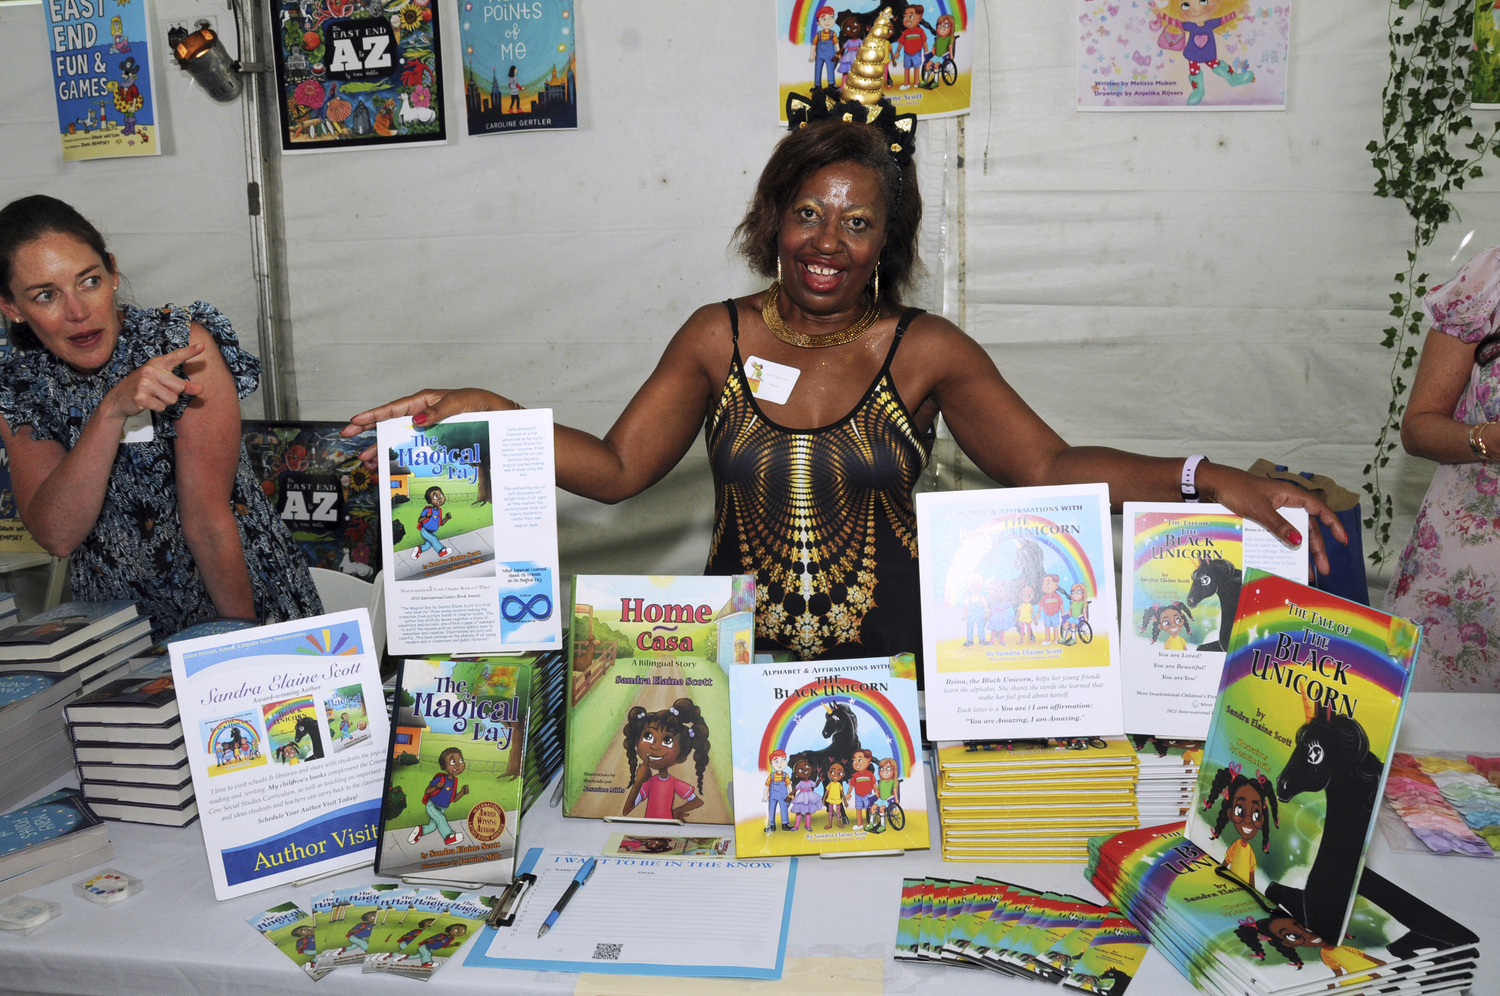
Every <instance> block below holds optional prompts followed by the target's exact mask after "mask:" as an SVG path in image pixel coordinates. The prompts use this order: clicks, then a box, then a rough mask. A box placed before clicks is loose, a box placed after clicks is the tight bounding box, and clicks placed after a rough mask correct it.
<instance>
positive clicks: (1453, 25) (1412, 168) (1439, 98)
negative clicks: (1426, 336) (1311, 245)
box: [1364, 0, 1500, 566]
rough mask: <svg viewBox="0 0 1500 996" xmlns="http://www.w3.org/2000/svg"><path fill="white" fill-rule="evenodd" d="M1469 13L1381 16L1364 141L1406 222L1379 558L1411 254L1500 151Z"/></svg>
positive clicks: (1389, 336)
mask: <svg viewBox="0 0 1500 996" xmlns="http://www.w3.org/2000/svg"><path fill="white" fill-rule="evenodd" d="M1493 5H1494V0H1479V3H1478V9H1479V14H1480V15H1481V16H1484V17H1488V16H1490V11H1491V8H1492V7H1493ZM1474 16H1475V3H1474V0H1391V3H1390V10H1389V13H1388V15H1387V21H1388V25H1389V40H1390V46H1391V75H1390V79H1389V80H1387V82H1386V85H1385V89H1384V90H1383V91H1382V92H1381V105H1382V112H1383V113H1382V115H1381V135H1380V138H1379V139H1378V140H1377V141H1373V142H1371V143H1370V144H1369V145H1368V146H1366V149H1367V150H1368V151H1369V152H1370V154H1371V162H1372V163H1373V164H1374V166H1375V170H1376V172H1377V173H1378V174H1379V178H1378V179H1377V180H1376V181H1375V195H1376V196H1377V197H1395V198H1397V199H1399V200H1400V201H1401V203H1402V204H1404V205H1405V206H1406V210H1407V213H1408V214H1410V215H1411V218H1412V223H1413V224H1412V247H1411V248H1410V249H1408V250H1407V251H1406V268H1405V269H1403V270H1402V271H1401V272H1400V273H1397V274H1396V276H1395V282H1396V290H1395V291H1394V292H1393V293H1392V294H1391V295H1390V297H1391V304H1392V307H1391V312H1390V313H1391V317H1392V318H1393V319H1395V322H1394V324H1392V325H1391V326H1389V327H1388V328H1386V329H1385V330H1384V338H1383V339H1382V340H1381V345H1383V346H1385V347H1386V348H1387V349H1390V350H1394V352H1395V357H1394V358H1393V360H1392V362H1391V374H1390V390H1391V399H1390V404H1389V406H1388V407H1387V409H1386V418H1385V424H1384V425H1383V426H1382V427H1381V430H1380V437H1379V438H1378V439H1377V440H1376V443H1375V454H1374V457H1373V459H1371V461H1370V462H1369V464H1367V465H1366V466H1365V477H1366V481H1365V484H1364V490H1365V491H1366V493H1368V494H1369V495H1370V498H1371V500H1372V504H1371V514H1370V516H1369V518H1367V519H1365V527H1366V528H1368V529H1369V530H1370V531H1371V533H1372V535H1373V538H1374V540H1375V548H1374V550H1373V551H1371V553H1370V561H1371V562H1372V563H1374V564H1375V565H1376V566H1380V565H1382V564H1384V563H1386V562H1388V561H1389V560H1390V559H1392V557H1393V554H1392V551H1391V549H1390V541H1391V520H1392V517H1393V514H1394V508H1393V502H1392V496H1391V493H1390V490H1389V486H1388V484H1387V483H1386V482H1383V481H1382V480H1381V472H1382V471H1384V470H1385V469H1386V467H1387V466H1388V465H1389V463H1390V459H1391V454H1392V453H1393V452H1394V451H1395V449H1396V446H1397V445H1398V444H1399V442H1400V435H1401V416H1402V415H1403V414H1404V413H1405V412H1406V395H1407V389H1408V387H1409V386H1410V385H1409V384H1408V383H1407V382H1406V373H1405V372H1406V371H1407V370H1410V369H1411V367H1412V364H1413V363H1415V362H1416V360H1417V346H1416V343H1417V342H1418V340H1420V338H1421V336H1422V332H1423V328H1422V317H1423V315H1422V297H1423V295H1425V294H1426V293H1427V277H1428V275H1427V274H1426V273H1418V272H1417V258H1418V255H1419V254H1420V253H1421V251H1422V250H1423V249H1425V248H1427V247H1428V246H1430V245H1431V244H1432V241H1433V238H1434V237H1435V236H1436V235H1437V232H1438V229H1439V228H1441V227H1442V226H1443V225H1444V224H1446V223H1447V222H1448V221H1449V219H1451V218H1453V217H1455V216H1456V215H1457V211H1456V210H1455V209H1454V206H1453V202H1452V200H1451V199H1450V198H1451V197H1452V195H1453V192H1454V191H1456V190H1462V189H1463V187H1464V182H1465V181H1466V180H1472V179H1475V178H1477V177H1479V176H1482V175H1483V170H1482V169H1481V167H1480V165H1479V163H1480V160H1482V159H1483V158H1484V157H1485V156H1486V155H1487V154H1491V153H1493V154H1496V155H1500V123H1497V124H1496V125H1495V126H1494V128H1493V129H1491V131H1490V132H1489V134H1488V135H1486V134H1485V133H1484V132H1482V131H1481V130H1480V129H1478V128H1476V127H1475V125H1474V121H1473V119H1472V118H1471V117H1470V116H1469V76H1470V64H1469V63H1470V59H1469V57H1470V53H1471V51H1472V41H1471V39H1472V32H1473V27H1474Z"/></svg>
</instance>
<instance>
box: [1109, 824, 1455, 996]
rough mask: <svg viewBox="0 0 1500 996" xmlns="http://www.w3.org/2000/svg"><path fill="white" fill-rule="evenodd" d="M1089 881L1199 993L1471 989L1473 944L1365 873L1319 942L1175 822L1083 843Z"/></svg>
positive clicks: (1443, 919) (1446, 921)
mask: <svg viewBox="0 0 1500 996" xmlns="http://www.w3.org/2000/svg"><path fill="white" fill-rule="evenodd" d="M1086 871H1087V874H1088V876H1089V878H1090V881H1092V882H1093V884H1094V886H1095V887H1096V888H1098V889H1099V891H1100V892H1102V893H1103V894H1104V895H1105V896H1106V897H1107V898H1108V899H1109V900H1110V902H1112V903H1114V904H1115V905H1116V906H1118V907H1119V908H1120V909H1121V910H1123V911H1124V913H1125V915H1126V916H1127V917H1129V918H1130V920H1131V922H1133V923H1134V924H1135V925H1136V926H1138V927H1140V928H1141V932H1142V933H1144V934H1145V935H1146V936H1147V937H1148V938H1150V940H1151V943H1152V945H1154V946H1155V947H1156V949H1157V950H1158V951H1160V952H1161V953H1162V954H1163V955H1164V956H1166V958H1167V960H1169V961H1170V962H1171V963H1172V964H1173V966H1174V967H1176V968H1177V970H1178V971H1179V972H1181V973H1182V974H1183V976H1185V977H1186V978H1187V979H1188V980H1189V981H1191V982H1192V983H1193V984H1194V985H1195V986H1197V987H1198V988H1199V989H1201V990H1203V991H1204V992H1209V993H1223V994H1226V996H1228V994H1234V996H1240V994H1243V993H1255V994H1257V996H1277V994H1283V993H1287V994H1290V993H1311V992H1315V991H1324V990H1326V989H1334V988H1336V989H1337V990H1338V992H1339V993H1340V994H1342V996H1358V994H1361V993H1375V992H1397V991H1399V992H1402V993H1413V994H1415V993H1425V992H1438V991H1443V990H1448V989H1451V990H1453V991H1454V992H1459V991H1462V990H1465V989H1467V988H1468V987H1469V984H1470V982H1471V981H1472V979H1473V977H1474V970H1475V966H1476V964H1477V962H1478V958H1479V951H1478V948H1477V947H1475V945H1476V944H1477V943H1478V941H1479V938H1478V936H1477V935H1475V934H1474V932H1473V931H1471V930H1469V929H1468V928H1466V927H1464V926H1462V925H1461V924H1459V923H1457V922H1455V921H1454V920H1452V919H1450V918H1449V917H1447V916H1444V915H1443V914H1442V913H1439V912H1438V911H1437V910H1435V909H1433V908H1432V907H1431V906H1428V905H1427V904H1426V903H1424V902H1422V901H1421V900H1420V899H1417V898H1416V897H1414V896H1412V895H1411V894H1410V893H1408V892H1406V891H1405V890H1403V889H1401V888H1399V887H1397V886H1395V885H1393V884H1391V883H1390V882H1389V881H1387V880H1386V879H1384V878H1382V877H1381V876H1380V875H1378V874H1376V873H1375V872H1373V871H1371V870H1370V869H1369V868H1366V869H1364V871H1363V874H1362V875H1361V877H1360V880H1359V889H1358V892H1357V893H1356V895H1355V898H1354V906H1353V912H1352V914H1351V915H1350V917H1349V922H1348V926H1347V927H1346V928H1345V931H1344V933H1343V934H1342V936H1339V937H1327V938H1325V937H1321V936H1319V935H1317V934H1315V933H1314V932H1313V931H1312V930H1310V929H1308V928H1307V927H1305V926H1303V925H1302V924H1301V923H1300V922H1299V921H1298V920H1297V919H1296V918H1295V917H1293V916H1292V915H1291V913H1289V912H1288V911H1287V910H1286V909H1284V908H1281V907H1280V906H1278V905H1277V904H1276V903H1274V902H1272V901H1270V900H1268V899H1267V898H1266V897H1265V896H1264V895H1263V894H1261V893H1260V892H1257V891H1254V890H1252V889H1248V888H1245V887H1244V886H1243V885H1240V884H1238V883H1236V882H1234V881H1233V879H1231V878H1227V877H1225V875H1223V874H1221V872H1223V871H1224V869H1223V868H1222V867H1221V866H1220V865H1219V864H1218V863H1217V862H1216V861H1214V859H1213V858H1212V857H1211V856H1209V855H1207V854H1205V853H1204V852H1203V850H1202V849H1201V848H1199V847H1198V846H1197V845H1196V844H1194V843H1193V842H1192V841H1190V840H1188V839H1187V838H1186V837H1184V836H1183V835H1182V824H1181V823H1176V824H1169V825H1167V826H1163V827H1154V828H1148V829H1142V830H1133V831H1128V832H1126V833H1123V834H1119V835H1117V836H1115V837H1111V838H1099V839H1097V840H1095V841H1091V842H1090V847H1089V862H1088V866H1087V869H1086Z"/></svg>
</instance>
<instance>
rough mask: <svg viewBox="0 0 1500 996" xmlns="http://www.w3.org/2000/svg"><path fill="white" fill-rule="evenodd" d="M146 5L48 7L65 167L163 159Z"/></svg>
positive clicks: (68, 2)
mask: <svg viewBox="0 0 1500 996" xmlns="http://www.w3.org/2000/svg"><path fill="white" fill-rule="evenodd" d="M146 3H147V0H133V2H132V0H43V3H42V9H43V10H44V11H45V12H46V20H47V41H48V47H49V48H50V50H51V55H50V56H49V57H50V59H51V61H52V94H53V96H54V97H56V98H57V123H58V126H59V131H60V133H61V135H62V150H63V160H64V161H66V162H71V161H73V160H75V159H112V158H115V157H117V156H154V155H157V154H158V149H157V146H158V144H159V143H158V141H157V134H156V101H155V99H154V94H153V87H152V85H151V46H150V43H149V41H148V38H149V30H148V29H149V25H150V23H151V18H150V15H149V13H148V12H147V9H146Z"/></svg>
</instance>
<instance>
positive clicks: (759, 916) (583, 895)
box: [465, 848, 797, 979]
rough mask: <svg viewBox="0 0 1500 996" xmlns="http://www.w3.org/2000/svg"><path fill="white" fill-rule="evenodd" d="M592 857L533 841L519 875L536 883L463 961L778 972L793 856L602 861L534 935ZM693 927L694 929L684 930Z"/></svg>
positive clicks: (555, 967)
mask: <svg viewBox="0 0 1500 996" xmlns="http://www.w3.org/2000/svg"><path fill="white" fill-rule="evenodd" d="M586 860H588V856H587V855H583V854H567V853H563V852H559V851H550V850H543V849H542V848H533V849H532V850H531V851H530V852H529V853H528V854H527V855H526V859H525V861H524V862H523V863H522V865H521V868H520V873H522V874H524V873H526V872H528V871H529V872H531V873H532V874H535V875H536V876H537V881H536V885H535V886H533V887H532V888H531V890H530V892H529V893H528V894H527V895H526V896H525V897H523V898H522V900H521V905H520V908H519V909H518V910H517V911H516V922H515V924H514V925H513V926H510V927H502V928H500V929H498V930H495V929H487V930H486V931H485V933H484V936H483V937H481V938H480V939H479V942H478V943H477V944H476V945H475V946H474V950H473V951H472V952H471V953H470V954H469V956H468V958H467V960H466V961H465V964H466V965H481V966H488V967H491V968H529V969H539V970H550V971H559V972H580V971H585V972H608V973H619V974H631V975H641V974H651V975H684V976H737V977H741V978H760V979H774V978H779V977H780V975H781V965H782V958H783V957H784V955H785V951H786V935H787V926H788V923H789V921H790V915H791V908H792V893H793V886H794V883H795V880H796V869H797V859H796V858H779V859H775V858H772V859H761V860H756V861H736V860H725V859H723V858H687V857H679V858H674V857H663V858H651V857H640V858H636V857H619V858H614V857H601V858H597V859H596V860H597V861H598V866H597V867H596V868H595V870H594V873H593V875H591V876H590V877H589V879H588V881H587V883H585V884H584V885H583V886H582V887H581V888H580V889H579V890H578V891H577V893H575V894H574V896H573V898H572V900H571V901H570V902H569V903H568V906H567V907H566V908H565V909H564V911H563V913H562V915H561V916H560V917H559V918H558V920H557V922H556V924H554V925H553V927H552V929H551V930H550V931H548V933H547V934H546V936H544V937H541V938H538V937H537V936H536V935H537V931H538V929H540V927H541V925H542V922H543V921H544V920H546V918H547V914H548V913H549V912H551V910H552V907H553V906H554V905H555V904H556V903H557V900H558V899H559V898H561V897H562V894H563V892H564V891H565V890H566V889H567V887H568V883H569V882H571V881H572V880H573V876H574V875H575V874H577V872H578V869H579V868H580V867H581V866H582V865H583V862H585V861H586ZM666 910H670V911H671V915H670V916H669V917H668V918H667V920H663V919H662V917H661V916H660V915H659V914H660V913H661V912H662V911H666ZM650 911H656V912H655V913H652V912H650ZM668 921H670V922H668ZM687 925H691V928H690V929H686V932H684V928H686V926H687Z"/></svg>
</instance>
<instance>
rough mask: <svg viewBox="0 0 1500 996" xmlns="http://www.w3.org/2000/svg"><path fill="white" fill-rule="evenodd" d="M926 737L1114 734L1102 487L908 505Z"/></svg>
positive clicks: (942, 494)
mask: <svg viewBox="0 0 1500 996" xmlns="http://www.w3.org/2000/svg"><path fill="white" fill-rule="evenodd" d="M917 535H918V536H919V537H920V539H921V544H922V558H921V564H920V573H921V584H922V643H923V652H924V658H923V661H922V666H923V668H924V670H925V672H926V675H927V736H928V737H929V738H930V739H932V740H989V739H1007V740H1014V739H1018V738H1026V737H1066V736H1077V735H1082V736H1096V737H1104V736H1111V735H1113V736H1118V735H1120V734H1123V733H1124V732H1125V727H1124V721H1123V719H1122V716H1121V712H1120V665H1119V660H1118V650H1119V648H1118V646H1117V643H1118V641H1117V640H1116V639H1115V633H1116V628H1115V604H1116V603H1115V569H1114V547H1113V544H1112V543H1111V541H1110V524H1109V488H1108V487H1107V486H1106V485H1103V484H1074V485H1068V486H1065V487H1055V488H1001V489H994V490H981V491H939V492H930V493H927V494H920V495H917Z"/></svg>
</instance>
